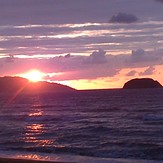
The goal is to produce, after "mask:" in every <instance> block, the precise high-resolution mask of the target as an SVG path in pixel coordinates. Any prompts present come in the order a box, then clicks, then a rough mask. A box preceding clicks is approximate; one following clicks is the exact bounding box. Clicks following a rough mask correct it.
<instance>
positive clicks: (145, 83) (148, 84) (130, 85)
mask: <svg viewBox="0 0 163 163" xmlns="http://www.w3.org/2000/svg"><path fill="white" fill-rule="evenodd" d="M161 87H162V85H161V84H160V83H159V82H158V81H155V80H153V79H151V78H141V79H137V78H136V79H132V80H130V81H128V82H126V83H125V84H124V86H123V89H136V88H161Z"/></svg>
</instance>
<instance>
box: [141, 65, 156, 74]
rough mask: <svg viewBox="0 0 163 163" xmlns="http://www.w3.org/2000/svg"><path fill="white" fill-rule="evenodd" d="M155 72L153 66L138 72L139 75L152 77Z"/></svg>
mask: <svg viewBox="0 0 163 163" xmlns="http://www.w3.org/2000/svg"><path fill="white" fill-rule="evenodd" d="M154 72H155V68H154V67H153V66H149V67H148V68H147V69H146V70H145V71H144V72H140V73H139V75H152V74H154Z"/></svg>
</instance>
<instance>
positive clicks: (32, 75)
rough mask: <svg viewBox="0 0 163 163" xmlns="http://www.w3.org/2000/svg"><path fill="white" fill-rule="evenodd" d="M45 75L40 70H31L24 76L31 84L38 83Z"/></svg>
mask: <svg viewBox="0 0 163 163" xmlns="http://www.w3.org/2000/svg"><path fill="white" fill-rule="evenodd" d="M43 75H44V74H43V73H42V72H40V71H39V70H31V71H29V72H27V73H25V74H23V75H22V76H23V77H25V78H27V79H28V80H30V81H31V82H38V81H41V80H42V79H43Z"/></svg>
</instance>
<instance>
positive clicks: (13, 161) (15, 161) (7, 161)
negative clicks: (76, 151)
mask: <svg viewBox="0 0 163 163" xmlns="http://www.w3.org/2000/svg"><path fill="white" fill-rule="evenodd" d="M0 163H72V162H60V161H50V160H49V161H47V160H31V159H19V158H3V157H1V158H0Z"/></svg>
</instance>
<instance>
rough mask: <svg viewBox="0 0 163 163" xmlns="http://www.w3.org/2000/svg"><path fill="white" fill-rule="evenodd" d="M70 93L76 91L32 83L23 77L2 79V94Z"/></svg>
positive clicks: (66, 87)
mask: <svg viewBox="0 0 163 163" xmlns="http://www.w3.org/2000/svg"><path fill="white" fill-rule="evenodd" d="M70 91H75V89H73V88H71V87H69V86H66V85H62V84H57V83H50V82H46V81H39V82H30V81H29V80H27V79H25V78H22V77H8V76H7V77H0V93H15V92H22V93H46V92H70Z"/></svg>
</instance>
